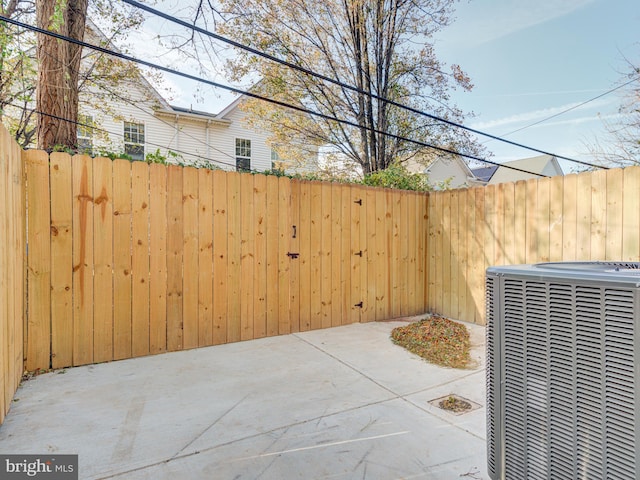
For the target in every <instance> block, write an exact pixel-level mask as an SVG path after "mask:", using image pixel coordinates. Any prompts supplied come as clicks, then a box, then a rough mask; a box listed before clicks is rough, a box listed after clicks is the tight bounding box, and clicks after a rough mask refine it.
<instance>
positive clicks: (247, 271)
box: [240, 174, 264, 340]
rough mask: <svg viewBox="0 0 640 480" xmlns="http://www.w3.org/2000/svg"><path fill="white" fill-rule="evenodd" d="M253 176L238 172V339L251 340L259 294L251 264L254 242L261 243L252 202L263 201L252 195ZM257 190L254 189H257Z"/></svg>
mask: <svg viewBox="0 0 640 480" xmlns="http://www.w3.org/2000/svg"><path fill="white" fill-rule="evenodd" d="M254 178H255V177H254V176H253V175H250V174H241V175H240V198H241V199H242V203H241V205H240V206H241V209H242V210H241V212H240V245H241V247H240V275H241V277H240V278H241V280H240V295H241V298H242V302H241V304H240V329H241V330H240V339H241V340H250V339H251V338H253V335H254V307H255V306H256V305H257V304H259V300H258V297H259V295H260V293H259V292H258V291H256V290H254V289H255V288H256V285H254V274H255V273H256V272H254V265H255V262H256V261H257V255H256V242H258V243H259V242H260V238H258V233H260V231H259V230H258V228H256V226H255V224H254V223H257V220H256V219H254V203H255V204H257V203H258V202H260V201H262V202H264V197H263V198H261V199H258V198H255V199H254V200H253V201H252V200H251V199H252V198H254V185H253V182H254ZM255 193H258V191H257V189H256V192H255Z"/></svg>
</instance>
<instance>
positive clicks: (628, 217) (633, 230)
mask: <svg viewBox="0 0 640 480" xmlns="http://www.w3.org/2000/svg"><path fill="white" fill-rule="evenodd" d="M622 192H623V205H622V208H623V210H622V212H623V214H622V224H623V225H624V231H623V235H622V257H621V259H622V260H625V261H638V260H639V257H640V194H639V192H640V167H627V168H625V169H624V179H623V188H622Z"/></svg>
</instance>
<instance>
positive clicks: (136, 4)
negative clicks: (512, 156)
mask: <svg viewBox="0 0 640 480" xmlns="http://www.w3.org/2000/svg"><path fill="white" fill-rule="evenodd" d="M122 1H123V2H125V3H128V4H129V5H132V6H134V7H137V8H139V9H141V10H145V11H147V12H149V13H151V14H153V15H156V16H158V17H161V18H164V19H165V20H168V21H170V22H172V23H175V24H177V25H181V26H183V27H185V28H188V29H190V30H193V31H195V32H198V33H201V34H203V35H206V36H208V37H210V38H213V39H215V40H219V41H221V42H224V43H227V44H229V45H231V46H234V47H236V48H240V49H242V50H245V51H247V52H249V53H252V54H254V55H258V56H259V57H262V58H266V59H267V60H270V61H273V62H276V63H279V64H281V65H284V66H286V67H288V68H291V69H294V70H297V71H299V72H302V73H304V74H306V75H309V76H312V77H315V78H318V79H320V80H324V81H326V82H329V83H332V84H334V85H337V86H339V87H341V88H345V89H347V90H351V91H353V92H357V93H359V94H362V95H366V96H368V97H371V98H374V99H376V100H378V101H381V102H384V103H387V104H389V105H393V106H394V107H397V108H401V109H403V110H407V111H409V112H412V113H415V114H418V115H421V116H425V117H427V118H431V119H433V120H437V121H439V122H442V123H446V124H447V125H450V126H452V127H456V128H461V129H463V130H467V131H469V132H472V133H475V134H476V135H481V136H483V137H488V138H490V139H492V140H498V141H500V142H503V143H507V144H509V145H513V146H516V147H519V148H524V149H526V150H531V151H534V152H537V153H541V154H544V155H551V156H554V157H556V158H561V159H563V160H568V161H570V162H575V163H579V164H582V165H586V166H589V167H594V168H604V169H606V168H607V167H603V166H602V165H595V164H592V163H588V162H584V161H581V160H576V159H574V158H570V157H565V156H563V155H556V154H554V153H551V152H547V151H545V150H541V149H538V148H534V147H529V146H527V145H524V144H521V143H518V142H514V141H511V140H508V139H506V138H502V137H500V136H497V135H492V134H490V133H486V132H482V131H480V130H476V129H474V128H471V127H467V126H465V125H462V124H460V123H456V122H453V121H451V120H447V119H446V118H442V117H438V116H437V115H433V114H430V113H427V112H425V111H422V110H418V109H416V108H413V107H410V106H408V105H403V104H401V103H398V102H396V101H394V100H390V99H388V98H385V97H381V96H379V95H377V94H375V93H372V92H367V91H366V90H363V89H361V88H358V87H355V86H353V85H349V84H347V83H344V82H341V81H339V80H336V79H335V78H331V77H328V76H326V75H323V74H321V73H317V72H314V71H313V70H310V69H308V68H305V67H302V66H300V65H297V64H295V63H291V62H289V61H287V60H282V59H280V58H278V57H275V56H273V55H270V54H268V53H265V52H263V51H260V50H258V49H255V48H253V47H250V46H248V45H244V44H242V43H239V42H236V41H235V40H231V39H229V38H226V37H224V36H222V35H219V34H217V33H213V32H211V31H209V30H206V29H204V28H201V27H198V26H197V25H193V24H190V23H188V22H185V21H184V20H181V19H179V18H177V17H175V16H172V15H169V14H167V13H164V12H161V11H160V10H156V9H155V8H152V7H150V6H149V5H145V4H143V3H140V2H138V1H136V0H122ZM467 158H471V157H467Z"/></svg>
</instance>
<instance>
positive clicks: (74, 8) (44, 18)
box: [36, 0, 88, 149]
mask: <svg viewBox="0 0 640 480" xmlns="http://www.w3.org/2000/svg"><path fill="white" fill-rule="evenodd" d="M58 1H59V0H56V1H52V0H37V1H36V21H37V24H38V27H40V28H43V29H52V27H54V28H55V30H56V31H57V32H58V33H60V34H62V35H65V36H68V37H71V38H74V39H76V40H82V38H83V36H84V29H85V23H86V18H87V5H88V0H68V1H67V4H66V7H65V8H64V10H63V11H62V12H56V6H57V5H58V6H59V3H58ZM56 16H58V17H60V18H56ZM81 51H82V47H80V46H78V45H74V44H72V43H69V42H67V41H64V40H58V39H56V38H53V37H49V36H47V35H42V34H39V35H38V46H37V59H38V86H37V92H36V109H37V110H38V112H40V113H39V114H38V143H37V144H38V148H42V149H50V148H52V147H53V146H55V145H64V146H67V147H75V146H76V144H77V126H76V123H75V122H77V120H78V75H79V69H80V58H81Z"/></svg>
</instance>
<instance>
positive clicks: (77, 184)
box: [72, 155, 93, 365]
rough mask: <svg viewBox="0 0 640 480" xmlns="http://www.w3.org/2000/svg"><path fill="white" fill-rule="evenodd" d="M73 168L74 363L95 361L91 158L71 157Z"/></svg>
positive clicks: (83, 363)
mask: <svg viewBox="0 0 640 480" xmlns="http://www.w3.org/2000/svg"><path fill="white" fill-rule="evenodd" d="M72 169H73V229H74V236H73V307H74V308H73V341H74V343H73V364H74V365H86V364H88V363H91V362H93V188H92V181H91V178H92V176H93V169H92V160H91V158H89V157H87V156H84V155H76V156H74V157H73V159H72Z"/></svg>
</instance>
